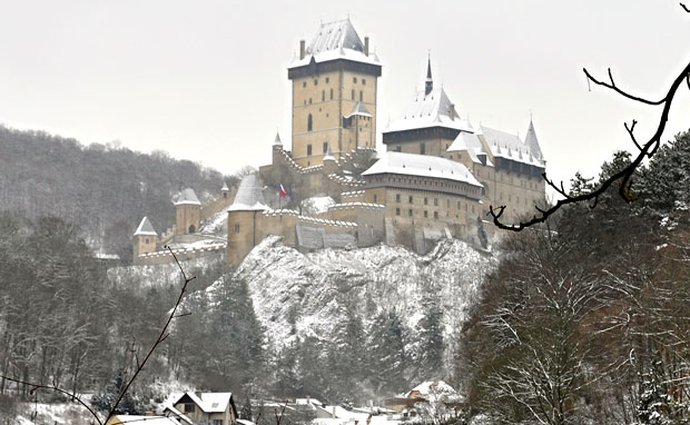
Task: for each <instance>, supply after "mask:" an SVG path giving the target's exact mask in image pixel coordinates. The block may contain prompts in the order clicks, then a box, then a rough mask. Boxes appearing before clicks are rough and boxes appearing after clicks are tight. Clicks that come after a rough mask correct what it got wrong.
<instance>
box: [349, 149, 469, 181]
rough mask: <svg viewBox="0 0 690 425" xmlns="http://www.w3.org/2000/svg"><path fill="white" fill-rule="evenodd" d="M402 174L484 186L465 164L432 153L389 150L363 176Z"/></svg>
mask: <svg viewBox="0 0 690 425" xmlns="http://www.w3.org/2000/svg"><path fill="white" fill-rule="evenodd" d="M375 174H400V175H406V176H420V177H432V178H439V179H447V180H454V181H459V182H464V183H468V184H471V185H473V186H478V187H482V184H481V183H479V181H478V180H477V179H476V178H475V177H474V175H472V173H471V172H470V171H469V170H468V169H467V167H465V166H464V165H463V164H461V163H459V162H456V161H451V160H450V159H445V158H441V157H438V156H431V155H418V154H414V153H403V152H392V151H388V152H385V153H384V154H383V155H381V158H380V159H379V160H378V161H376V162H375V163H374V165H372V166H371V167H370V168H369V169H368V170H366V171H365V172H363V173H362V175H363V176H371V175H375Z"/></svg>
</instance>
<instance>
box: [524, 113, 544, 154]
mask: <svg viewBox="0 0 690 425" xmlns="http://www.w3.org/2000/svg"><path fill="white" fill-rule="evenodd" d="M525 145H527V147H528V148H529V150H530V153H531V154H532V155H533V156H534V157H535V158H537V159H541V160H543V159H544V155H543V154H542V153H541V147H540V146H539V140H538V139H537V132H536V131H534V123H533V122H532V119H531V118H530V120H529V128H528V129H527V135H526V136H525Z"/></svg>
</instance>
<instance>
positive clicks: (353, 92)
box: [351, 89, 355, 100]
mask: <svg viewBox="0 0 690 425" xmlns="http://www.w3.org/2000/svg"><path fill="white" fill-rule="evenodd" d="M351 97H352V100H355V89H352V94H351Z"/></svg>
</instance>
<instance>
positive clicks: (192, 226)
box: [189, 224, 196, 233]
mask: <svg viewBox="0 0 690 425" xmlns="http://www.w3.org/2000/svg"><path fill="white" fill-rule="evenodd" d="M194 232H196V227H194V225H193V224H191V225H190V226H189V233H194Z"/></svg>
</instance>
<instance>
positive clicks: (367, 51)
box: [364, 37, 369, 56]
mask: <svg viewBox="0 0 690 425" xmlns="http://www.w3.org/2000/svg"><path fill="white" fill-rule="evenodd" d="M364 54H365V55H367V56H369V37H364Z"/></svg>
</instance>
